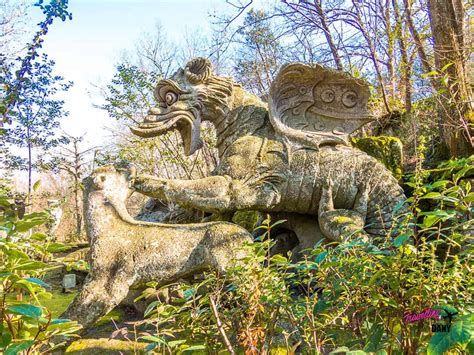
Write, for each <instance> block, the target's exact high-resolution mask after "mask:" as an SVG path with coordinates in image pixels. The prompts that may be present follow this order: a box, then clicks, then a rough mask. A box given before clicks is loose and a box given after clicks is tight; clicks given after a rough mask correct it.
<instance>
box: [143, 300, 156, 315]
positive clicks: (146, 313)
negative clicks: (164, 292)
mask: <svg viewBox="0 0 474 355" xmlns="http://www.w3.org/2000/svg"><path fill="white" fill-rule="evenodd" d="M158 303H159V302H158V301H153V302H151V303H150V304H149V305H148V306H147V307H146V309H145V312H144V313H143V316H145V317H146V316H148V315H149V314H150V313H151V312H152V311H153V310H154V309H155V308H156V306H157V304H158Z"/></svg>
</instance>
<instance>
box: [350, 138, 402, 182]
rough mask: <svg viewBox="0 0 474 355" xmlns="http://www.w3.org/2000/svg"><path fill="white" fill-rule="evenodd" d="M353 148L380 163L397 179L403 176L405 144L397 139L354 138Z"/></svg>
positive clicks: (352, 141) (352, 140)
mask: <svg viewBox="0 0 474 355" xmlns="http://www.w3.org/2000/svg"><path fill="white" fill-rule="evenodd" d="M351 143H352V146H354V147H355V148H358V149H360V150H362V151H363V152H365V153H367V154H369V155H370V156H371V157H374V158H375V159H377V160H378V161H380V162H381V163H382V164H383V165H385V167H386V168H387V169H388V170H390V171H391V172H392V174H393V175H394V176H395V177H396V178H397V179H401V178H402V175H403V144H402V142H401V140H400V139H399V138H397V137H363V138H352V139H351Z"/></svg>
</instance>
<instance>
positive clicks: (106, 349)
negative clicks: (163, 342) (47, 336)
mask: <svg viewBox="0 0 474 355" xmlns="http://www.w3.org/2000/svg"><path fill="white" fill-rule="evenodd" d="M146 346H147V343H134V342H130V341H126V340H117V339H108V338H99V339H80V340H76V341H75V342H73V343H72V344H71V345H69V347H68V348H67V349H66V351H65V354H71V355H72V354H74V355H90V354H102V355H107V354H110V355H111V354H145V353H146V351H145V347H146Z"/></svg>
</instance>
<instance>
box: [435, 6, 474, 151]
mask: <svg viewBox="0 0 474 355" xmlns="http://www.w3.org/2000/svg"><path fill="white" fill-rule="evenodd" d="M428 8H429V15H430V24H431V32H432V35H433V40H434V57H435V65H436V70H437V72H438V73H439V75H440V78H439V79H440V81H439V84H438V85H439V87H438V104H439V106H440V110H439V114H440V117H439V120H440V127H441V129H442V132H441V133H442V137H441V138H442V139H443V141H444V142H445V144H446V146H447V147H448V149H449V151H450V153H451V156H454V157H455V156H469V155H471V154H473V153H474V140H473V131H472V127H469V124H471V125H472V124H473V123H474V114H473V108H474V107H473V96H472V91H471V89H470V87H469V83H468V75H467V72H466V68H465V60H466V55H465V48H464V40H463V38H464V36H463V30H464V28H463V27H464V24H463V22H464V8H463V3H462V1H461V0H428ZM441 79H443V80H441ZM440 89H443V90H442V91H440Z"/></svg>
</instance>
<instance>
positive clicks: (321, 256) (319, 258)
mask: <svg viewBox="0 0 474 355" xmlns="http://www.w3.org/2000/svg"><path fill="white" fill-rule="evenodd" d="M326 255H328V252H327V251H323V252H322V253H319V254H318V255H317V256H316V258H315V259H314V261H315V262H316V264H321V263H322V262H323V260H324V259H325V258H326Z"/></svg>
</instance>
